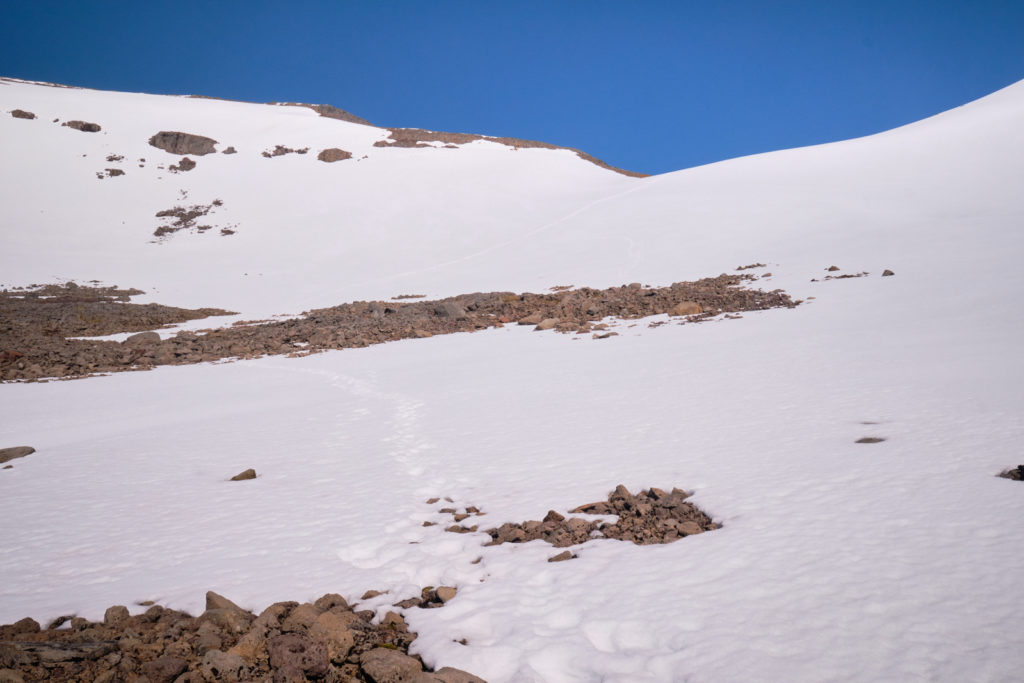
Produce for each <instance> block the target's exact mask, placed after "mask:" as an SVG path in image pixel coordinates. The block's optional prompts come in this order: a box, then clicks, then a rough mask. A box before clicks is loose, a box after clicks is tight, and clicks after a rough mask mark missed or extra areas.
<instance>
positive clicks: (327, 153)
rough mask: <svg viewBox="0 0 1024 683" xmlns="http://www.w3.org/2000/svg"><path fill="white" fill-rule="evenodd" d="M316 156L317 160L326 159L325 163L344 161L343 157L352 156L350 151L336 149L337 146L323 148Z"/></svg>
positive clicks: (348, 157) (349, 157)
mask: <svg viewBox="0 0 1024 683" xmlns="http://www.w3.org/2000/svg"><path fill="white" fill-rule="evenodd" d="M316 158H317V159H318V160H320V161H326V162H327V163H333V162H335V161H344V160H345V159H351V158H352V152H346V151H345V150H343V149H338V148H337V147H331V148H329V149H325V150H323V151H322V152H320V154H318V155H317V156H316Z"/></svg>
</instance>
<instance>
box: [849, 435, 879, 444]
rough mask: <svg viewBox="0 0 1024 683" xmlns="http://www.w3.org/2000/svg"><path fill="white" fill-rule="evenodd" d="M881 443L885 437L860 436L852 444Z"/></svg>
mask: <svg viewBox="0 0 1024 683" xmlns="http://www.w3.org/2000/svg"><path fill="white" fill-rule="evenodd" d="M883 441H885V437H882V436H862V437H861V438H859V439H857V440H856V441H855V442H854V443H882V442H883Z"/></svg>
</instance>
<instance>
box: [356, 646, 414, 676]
mask: <svg viewBox="0 0 1024 683" xmlns="http://www.w3.org/2000/svg"><path fill="white" fill-rule="evenodd" d="M360 666H361V667H362V669H363V672H364V673H365V674H366V675H367V676H369V677H370V680H372V681H373V682H374V683H404V682H405V681H411V680H413V678H414V677H415V676H416V675H417V674H419V673H421V672H422V671H423V667H422V666H421V665H420V663H419V660H417V659H414V658H412V657H410V656H409V655H405V654H402V653H401V652H398V651H397V650H389V649H388V648H384V647H378V648H375V649H373V650H370V651H369V652H366V653H364V654H363V657H362V659H361V660H360Z"/></svg>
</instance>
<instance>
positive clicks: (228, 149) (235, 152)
mask: <svg viewBox="0 0 1024 683" xmlns="http://www.w3.org/2000/svg"><path fill="white" fill-rule="evenodd" d="M221 154H238V150H237V149H235V148H234V147H228V148H227V149H225V150H224V151H223V152H221Z"/></svg>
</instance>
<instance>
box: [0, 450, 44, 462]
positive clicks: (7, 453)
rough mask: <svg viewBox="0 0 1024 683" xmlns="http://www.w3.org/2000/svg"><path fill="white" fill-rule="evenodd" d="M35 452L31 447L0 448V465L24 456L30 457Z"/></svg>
mask: <svg viewBox="0 0 1024 683" xmlns="http://www.w3.org/2000/svg"><path fill="white" fill-rule="evenodd" d="M35 452H36V449H34V448H32V447H31V446H12V447H10V448H0V464H3V463H5V462H7V461H8V460H14V459H16V458H24V457H25V456H26V455H32V454H33V453H35Z"/></svg>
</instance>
